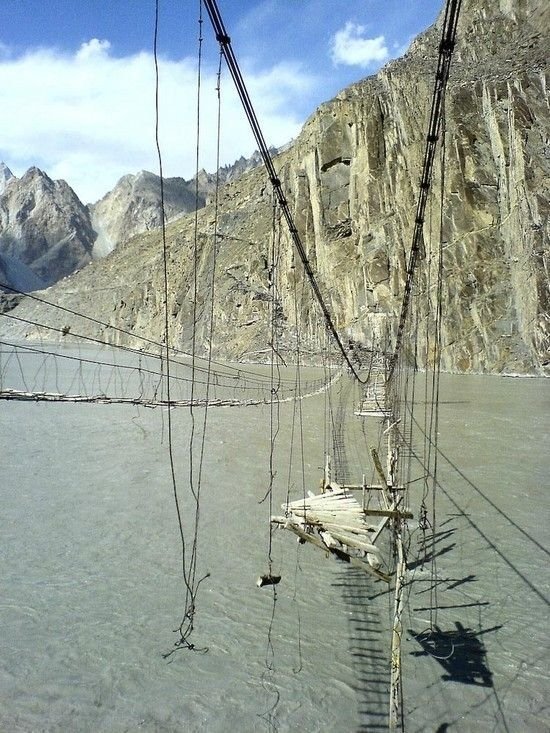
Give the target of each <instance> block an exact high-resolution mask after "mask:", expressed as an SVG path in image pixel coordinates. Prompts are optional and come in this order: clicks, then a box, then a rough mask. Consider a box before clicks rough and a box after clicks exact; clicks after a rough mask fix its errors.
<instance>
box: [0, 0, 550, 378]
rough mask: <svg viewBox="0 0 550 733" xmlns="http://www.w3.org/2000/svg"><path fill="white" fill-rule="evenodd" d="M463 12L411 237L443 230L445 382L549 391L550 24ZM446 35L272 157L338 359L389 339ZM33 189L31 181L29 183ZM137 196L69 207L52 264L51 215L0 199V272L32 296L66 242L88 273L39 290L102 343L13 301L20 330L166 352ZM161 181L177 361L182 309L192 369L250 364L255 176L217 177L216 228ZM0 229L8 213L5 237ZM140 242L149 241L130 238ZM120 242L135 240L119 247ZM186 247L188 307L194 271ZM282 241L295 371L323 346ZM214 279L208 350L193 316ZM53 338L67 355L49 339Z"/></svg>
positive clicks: (157, 247)
mask: <svg viewBox="0 0 550 733" xmlns="http://www.w3.org/2000/svg"><path fill="white" fill-rule="evenodd" d="M462 7H463V10H462V14H461V18H460V22H459V28H458V43H457V47H456V49H455V52H454V58H453V66H452V71H451V78H450V82H449V89H448V92H447V95H446V99H445V107H446V125H445V130H444V142H445V145H444V148H443V150H444V158H440V159H439V160H438V161H437V163H436V167H435V171H434V182H433V188H434V191H442V190H443V191H444V198H445V205H444V206H443V204H442V203H441V202H440V205H438V204H435V205H434V206H433V207H432V208H431V209H430V210H429V212H428V218H427V220H426V224H425V227H424V236H425V238H426V241H427V242H429V240H430V238H433V237H434V236H435V234H434V232H435V231H437V229H438V222H439V221H441V223H442V239H443V247H444V252H445V257H444V265H443V267H444V273H443V275H444V279H443V287H442V292H441V299H442V307H443V311H444V316H445V321H444V322H445V325H444V328H443V343H444V346H443V353H442V362H443V366H444V368H445V369H447V370H451V371H493V372H508V373H544V372H545V371H546V370H547V369H548V365H549V364H550V356H549V352H548V346H549V340H550V334H549V312H550V288H549V267H548V255H549V246H548V242H549V233H550V223H549V216H548V215H549V205H548V200H549V192H550V191H549V188H550V183H549V182H550V155H549V141H550V129H549V103H548V93H547V90H548V84H547V80H548V58H549V57H550V47H549V46H550V41H549V38H550V33H549V30H550V8H549V6H548V4H547V2H545V1H543V0H506V2H500V3H495V2H494V1H493V0H464V1H463V3H462ZM440 24H441V19H440V20H439V21H437V22H436V24H435V25H434V26H433V27H432V28H430V29H428V30H427V31H426V32H425V33H423V34H422V35H421V36H419V37H418V38H417V39H416V40H415V41H414V42H413V44H412V45H411V47H410V49H409V51H408V52H407V53H406V54H405V56H404V57H403V58H402V59H399V60H396V61H393V62H390V63H389V64H387V65H386V66H385V67H384V68H383V69H382V70H381V71H380V72H378V73H377V74H376V75H374V76H371V77H368V78H366V79H364V80H362V81H360V82H358V83H357V84H354V85H352V86H350V87H348V88H346V89H344V90H343V91H342V92H341V93H340V94H339V95H337V97H336V98H335V99H333V100H331V101H329V102H327V103H325V104H323V105H321V106H320V107H319V108H318V109H317V110H316V111H315V112H314V113H313V114H312V115H311V117H310V118H309V119H308V120H307V122H306V123H305V125H304V127H303V129H302V131H301V133H300V135H299V136H298V137H297V139H296V140H295V141H294V142H293V144H292V145H290V146H289V147H288V148H287V149H285V150H284V151H282V152H281V153H280V154H279V155H277V156H276V157H275V165H276V168H277V171H278V175H279V177H280V179H281V181H282V184H283V187H284V190H285V192H286V195H287V198H288V200H289V203H290V206H291V209H292V212H293V215H294V218H295V222H296V226H297V228H298V230H299V232H300V235H301V238H302V241H303V242H304V246H305V248H306V252H307V257H308V261H309V262H310V265H311V267H312V269H313V270H314V272H315V275H316V278H317V281H318V283H319V287H320V289H321V291H322V293H323V296H324V298H325V300H326V302H327V303H328V305H329V307H330V310H331V312H332V313H333V314H334V318H335V321H336V325H337V328H338V329H339V331H340V333H341V334H342V336H343V338H345V339H346V341H349V342H350V343H357V344H362V345H364V346H366V347H371V346H373V345H374V344H375V342H376V341H377V340H378V341H380V339H382V338H384V337H385V336H384V334H386V335H387V333H388V330H389V331H391V330H392V329H395V324H396V322H397V320H398V318H397V317H398V313H399V307H400V302H401V296H402V292H403V284H404V279H405V273H406V262H407V253H408V248H409V247H410V241H411V233H412V230H413V227H414V218H415V210H416V199H417V196H418V191H419V181H420V175H421V170H422V162H423V153H424V146H425V130H426V128H427V119H428V116H429V111H430V101H431V94H432V89H433V80H434V73H435V68H436V65H437V56H438V37H439V33H440ZM245 167H246V166H245ZM443 172H444V175H443ZM28 175H30V176H31V178H33V177H34V178H35V179H36V178H37V177H38V174H37V173H36V169H31V171H29V172H28V173H27V174H26V176H28ZM42 175H44V174H42ZM150 176H152V174H138V176H129V177H125V178H123V179H122V181H121V182H119V184H118V185H117V187H116V188H115V189H114V191H112V192H111V193H110V194H107V196H105V197H104V198H103V199H102V200H101V201H100V202H98V203H97V204H94V205H93V206H90V207H83V208H84V210H85V211H87V212H88V214H87V216H88V219H86V217H85V215H84V213H83V212H82V211H81V210H80V209H79V208H78V207H76V208H75V211H74V218H73V219H72V220H71V222H72V225H74V230H75V231H76V229H77V226H76V225H77V224H78V225H79V226H80V224H79V222H82V231H81V232H80V231H79V232H78V236H76V234H75V236H74V238H73V239H71V240H70V242H69V241H67V242H63V244H60V243H59V242H58V243H57V244H56V245H55V246H54V247H53V250H54V251H53V253H52V256H51V257H50V256H49V255H47V251H46V250H47V248H45V247H44V246H42V245H40V241H42V240H40V241H39V236H38V234H37V233H36V232H38V229H39V227H38V226H37V225H36V224H34V223H33V220H32V216H31V213H32V214H34V211H35V209H36V215H37V217H38V219H39V221H40V222H42V221H43V220H44V221H45V220H47V221H50V220H51V222H52V225H53V229H55V227H56V226H58V224H57V223H56V222H58V218H57V217H59V214H58V212H52V213H50V214H49V215H46V213H41V208H40V207H38V206H35V207H34V208H32V207H31V206H30V204H29V205H27V207H26V208H25V206H23V208H22V209H18V210H17V211H16V208H15V204H13V207H12V208H11V209H10V206H9V205H8V203H7V202H8V200H11V198H10V197H12V196H13V197H14V201H15V197H16V192H17V190H18V189H17V184H16V182H13V181H10V180H8V182H7V183H6V184H5V190H4V193H3V194H2V197H1V199H0V209H1V211H2V213H1V217H2V219H0V222H1V228H2V234H1V235H0V236H1V242H2V245H1V249H0V252H1V253H2V254H1V257H2V261H1V262H0V267H1V266H4V268H5V261H6V257H8V258H11V259H9V262H13V261H14V259H15V258H18V261H20V262H22V263H23V264H24V265H25V267H27V268H31V266H32V271H33V272H34V273H35V274H36V275H37V276H39V277H42V278H46V277H47V276H48V273H50V272H51V271H50V270H49V269H48V268H49V267H50V261H51V262H55V261H57V260H56V251H55V247H57V248H58V250H57V251H58V252H59V251H61V250H62V248H63V247H66V246H69V245H70V246H71V247H72V246H73V241H74V254H71V255H70V257H68V259H69V260H71V259H72V260H74V262H75V263H76V262H77V261H78V262H81V261H82V262H84V261H85V260H86V258H88V259H87V261H88V264H86V265H85V266H81V265H80V264H75V267H77V268H78V267H81V269H80V270H79V271H78V272H76V273H74V274H72V275H71V276H70V277H69V278H67V279H66V280H61V281H60V282H57V283H56V284H55V285H53V287H51V288H50V289H49V291H48V293H47V299H48V300H50V301H52V302H55V303H58V304H59V305H61V306H62V307H63V308H67V309H70V310H73V311H75V312H82V313H86V314H87V315H88V316H91V317H93V318H94V319H96V321H99V322H101V323H102V324H108V327H106V326H105V325H99V324H98V323H94V322H92V321H91V320H82V319H79V318H78V316H77V315H74V316H71V315H69V314H68V313H67V311H55V309H48V308H47V307H46V306H44V305H43V304H40V303H38V302H36V301H34V300H32V299H31V298H23V300H22V302H21V303H19V304H18V305H17V306H16V310H15V311H14V312H16V313H17V314H18V315H19V316H20V317H22V318H25V319H27V320H28V321H30V320H32V321H36V322H40V323H43V324H49V325H51V326H52V327H54V328H57V329H60V331H61V330H64V331H65V333H67V331H66V330H65V329H69V330H70V334H71V335H73V334H80V335H87V336H92V337H94V338H100V339H103V340H109V341H112V342H117V343H118V342H122V341H125V342H128V343H131V344H132V345H135V346H140V345H142V342H141V341H140V338H141V337H145V338H149V339H154V340H157V341H162V338H163V333H164V328H165V318H164V290H163V287H164V286H163V277H164V263H163V259H162V250H163V245H162V242H161V238H160V232H159V230H158V228H155V227H156V226H157V225H158V223H159V219H158V198H156V194H155V193H154V190H155V185H158V181H157V184H153V181H154V176H153V177H152V178H150ZM201 177H202V178H203V179H204V180H203V181H201ZM3 178H4V179H5V178H6V175H5V173H4V174H3ZM24 178H25V176H23V178H22V179H21V181H23V179H24ZM126 179H127V180H126ZM173 180H174V181H175V182H174V193H173V198H172V193H171V194H170V197H167V201H168V207H167V213H168V215H169V216H170V217H173V218H172V219H171V221H170V222H169V224H168V226H167V229H166V235H167V240H166V247H167V252H168V261H167V269H168V275H169V292H168V312H169V332H170V333H169V336H170V340H171V342H172V343H174V344H175V345H177V346H178V347H179V348H182V349H189V348H190V345H191V342H192V340H193V324H192V316H193V312H194V307H195V309H196V313H195V315H196V323H195V343H196V345H197V347H198V348H199V350H201V349H202V350H204V351H205V352H206V349H207V346H208V344H209V343H212V345H213V347H214V353H215V355H216V356H217V357H222V358H230V359H244V360H253V359H261V358H262V357H263V356H264V355H265V353H266V352H267V351H268V350H269V343H268V342H269V337H268V336H267V335H266V323H268V319H269V300H270V295H269V293H270V288H271V285H272V283H271V278H272V277H273V273H272V272H271V269H270V267H269V266H268V262H269V257H270V255H269V247H270V246H271V244H270V243H271V242H272V233H273V231H274V225H275V223H276V222H274V219H273V206H272V203H273V199H272V195H271V193H270V187H269V184H268V181H267V180H266V177H265V172H264V171H263V169H261V168H259V167H257V166H256V167H252V169H251V170H247V171H245V172H243V173H242V174H241V175H239V176H237V175H236V172H233V173H232V174H231V175H228V176H227V177H226V179H225V180H226V181H227V183H226V184H225V186H224V187H223V189H222V191H221V194H220V196H219V206H218V210H217V211H215V210H214V207H213V205H212V204H211V203H209V201H208V194H209V192H208V186H207V185H206V184H207V183H208V176H207V175H206V174H204V175H203V176H199V184H200V186H199V187H200V190H201V196H202V197H203V199H201V203H204V205H203V206H202V208H200V210H199V212H198V215H197V217H195V215H194V214H193V215H189V214H187V215H185V214H184V215H180V212H179V211H178V210H177V209H178V206H182V207H185V206H189V207H194V201H193V193H192V191H193V190H194V184H191V189H190V188H189V182H187V184H186V183H185V182H181V179H173ZM48 181H49V179H48ZM147 181H149V183H151V186H149V183H147ZM176 181H180V183H176ZM211 183H212V180H211V179H210V184H211ZM184 184H185V185H184ZM65 185H66V184H63V183H62V182H51V181H50V182H49V183H47V182H43V183H42V184H41V186H40V187H39V188H40V191H41V194H40V196H37V195H35V198H34V201H35V202H43V204H44V207H45V202H46V200H47V197H48V196H50V195H53V193H54V192H56V191H57V190H59V192H62V191H63V193H64V195H66V196H67V199H68V198H69V197H70V192H69V191H67V190H66V189H65ZM143 187H144V188H143ZM67 188H68V187H67ZM167 188H170V186H169V185H168V184H167ZM117 189H118V190H117ZM210 190H211V189H210ZM12 191H13V193H12ZM23 199H24V197H21V201H23ZM18 201H19V199H18ZM18 205H19V204H18ZM75 206H76V204H75ZM5 210H9V211H11V212H12V214H10V217H8V218H7V219H6V217H5V214H4V212H5ZM187 210H188V211H189V210H190V209H187ZM181 211H185V208H182V210H181ZM18 212H19V213H18ZM18 217H19V220H20V221H19V220H18ZM195 220H196V221H195ZM5 222H8V225H7V224H6V223H5ZM26 222H29V223H28V224H26ZM85 222H87V224H86V225H85ZM24 225H25V226H27V227H28V231H29V232H30V233H31V234H33V233H36V242H35V241H34V240H33V238H32V236H30V238H29V240H27V239H25V237H26V236H27V235H26V234H25V236H23V235H22V236H21V237H20V240H21V242H23V244H19V245H18V243H17V241H14V240H17V236H18V232H19V231H21V232H23V226H24ZM10 227H12V228H11V229H10ZM17 227H19V229H18V228H17ZM136 227H137V229H136ZM139 228H142V229H143V230H147V231H141V232H140V233H138V229H139ZM214 228H215V229H216V231H217V233H218V236H217V237H216V238H214V236H213V233H214ZM24 231H25V232H26V231H27V230H24ZM122 232H124V233H125V235H124V236H126V235H129V234H131V233H133V232H136V234H135V236H133V237H132V238H130V239H128V240H127V241H125V242H124V243H123V242H122V240H123V239H124V237H123V235H122ZM58 233H59V234H61V232H58ZM10 236H11V237H12V239H11V240H10ZM64 236H65V237H66V236H67V235H66V234H65V235H64ZM62 239H63V238H62ZM197 240H198V246H199V249H198V253H197V259H198V273H199V274H198V277H199V282H198V288H197V287H196V283H194V279H193V275H192V271H193V264H194V262H193V261H192V260H193V258H192V257H191V252H192V250H193V243H194V242H195V241H197ZM4 241H6V242H7V245H6V246H4V244H3V242H4ZM59 241H61V240H59ZM278 241H279V243H280V253H279V256H278V267H277V271H276V273H275V278H276V290H277V298H278V302H277V308H276V314H277V328H278V329H279V330H280V337H281V344H282V347H281V348H282V353H284V352H285V350H286V351H288V352H290V351H292V349H293V344H295V339H296V333H297V331H298V330H299V332H300V338H301V345H302V346H301V348H302V351H303V353H306V352H309V353H311V355H312V356H314V355H315V354H318V353H319V352H320V350H321V348H322V346H323V341H324V335H323V334H324V328H323V319H322V316H320V315H319V313H318V312H317V311H316V309H315V307H314V305H313V302H312V299H311V298H309V299H308V298H300V305H299V307H298V308H295V306H294V293H295V292H299V293H303V292H305V289H306V287H307V283H305V281H304V275H303V273H302V270H301V268H300V266H299V265H298V263H297V262H296V260H295V255H294V252H293V250H292V246H291V242H290V237H289V236H288V234H287V233H286V232H284V231H281V232H280V234H279V235H278ZM27 242H29V243H27ZM214 243H215V246H216V248H217V249H216V251H214V249H213V247H214ZM39 245H40V246H39ZM121 245H123V246H121ZM70 251H71V252H72V251H73V250H72V249H71V250H70ZM6 253H7V254H6ZM23 254H24V257H25V258H27V259H24V257H23ZM214 255H215V257H214ZM31 257H35V259H30V260H29V259H28V258H31ZM214 261H215V263H216V274H217V277H216V285H215V293H214V294H213V295H214V309H213V310H214V331H212V330H211V328H210V322H209V317H210V310H209V308H207V307H206V303H207V302H208V298H209V297H210V295H211V294H212V287H213V286H212V284H211V282H210V276H209V273H210V272H211V269H212V263H213V262H214ZM35 262H36V265H35V264H34V263H35ZM25 272H26V271H25ZM49 276H50V277H51V274H50V275H49ZM61 276H62V275H61ZM56 277H57V276H56ZM425 285H426V286H428V283H425ZM21 289H24V288H21ZM195 292H198V294H199V297H198V301H197V300H195V306H194V305H193V302H194V293H195ZM13 305H14V303H12V304H11V305H10V307H12V306H13ZM113 327H114V328H113ZM3 329H4V330H7V331H8V332H9V333H11V334H12V335H13V336H16V337H27V338H33V337H37V336H38V335H39V334H43V333H44V329H43V328H42V329H37V328H33V327H31V326H29V325H28V324H22V323H17V322H11V323H9V324H3ZM115 329H121V330H118V331H117V330H115ZM131 334H132V335H131ZM51 337H52V338H64V337H63V336H59V331H58V332H52V333H51ZM425 337H426V338H427V339H430V338H432V337H433V335H432V334H429V333H427V334H425Z"/></svg>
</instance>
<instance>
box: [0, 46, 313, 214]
mask: <svg viewBox="0 0 550 733" xmlns="http://www.w3.org/2000/svg"><path fill="white" fill-rule="evenodd" d="M159 64H160V93H159V99H160V102H159V108H160V123H159V130H160V142H161V149H162V153H163V168H164V173H165V175H168V176H175V175H178V176H183V177H184V178H191V177H192V176H193V175H194V173H195V156H196V152H195V148H196V61H195V59H185V58H184V59H181V60H178V61H173V60H168V59H166V58H161V59H160V60H159ZM246 78H247V84H248V87H249V91H250V95H251V98H252V101H253V103H254V106H255V108H256V112H257V115H258V119H259V121H260V124H261V125H262V129H263V131H264V135H265V138H266V141H267V143H268V144H269V145H271V144H272V145H282V144H283V143H285V142H287V141H288V140H290V139H291V138H292V137H294V136H295V135H296V134H297V132H298V130H299V127H300V123H301V121H300V120H298V119H297V118H296V117H295V116H294V115H293V113H292V108H293V105H292V101H293V100H295V99H296V98H297V97H299V96H300V95H301V94H303V93H304V92H305V91H306V90H308V89H309V86H310V80H309V79H308V78H307V77H306V76H305V75H304V74H303V72H302V71H301V70H300V68H299V67H298V66H296V65H289V64H279V65H277V66H275V67H273V68H271V69H269V70H267V71H265V72H262V73H255V74H252V75H250V76H247V77H246ZM0 88H1V89H2V104H1V105H0V129H1V130H2V136H1V138H0V159H3V160H5V162H6V163H7V165H9V166H10V168H11V169H12V170H13V171H14V173H16V174H17V175H21V174H22V173H23V172H24V171H25V170H26V168H27V167H29V166H31V165H37V166H39V167H40V168H43V169H44V170H45V171H46V172H47V173H48V175H50V176H51V177H53V178H64V179H65V180H67V182H68V183H69V184H70V185H71V186H72V187H73V188H74V189H75V190H76V192H77V194H78V195H79V196H80V198H81V199H82V200H83V201H85V202H89V201H95V200H97V199H98V198H100V197H101V196H103V195H104V194H105V193H106V192H107V191H108V190H110V189H111V188H112V187H113V186H114V184H115V183H116V181H117V180H118V178H120V177H121V176H122V175H124V174H126V173H131V172H136V171H138V170H141V169H146V170H151V171H153V172H158V160H157V154H156V147H155V71H154V63H153V58H152V55H151V54H150V53H145V52H143V53H139V54H135V55H132V56H127V57H124V58H118V57H115V56H114V55H112V53H111V47H110V43H109V42H108V41H106V40H99V39H95V38H94V39H91V40H90V41H88V42H87V43H84V44H82V46H81V47H80V49H78V51H77V52H76V53H75V54H72V55H68V54H63V53H61V52H59V51H57V50H55V49H34V50H32V51H28V52H27V53H26V54H24V55H23V56H18V57H14V56H13V55H9V54H4V58H2V54H0ZM201 88H202V90H203V94H202V100H201V126H200V129H201V146H200V150H201V153H200V166H201V167H204V168H206V169H207V170H211V171H213V170H214V169H215V164H216V153H215V151H216V120H217V95H216V90H215V88H216V73H215V70H214V69H212V70H206V71H204V72H203V77H202V82H201ZM221 97H222V136H221V145H220V148H221V164H222V165H223V164H226V163H232V162H233V161H234V160H235V159H236V158H238V157H239V156H240V155H250V154H251V153H252V152H253V151H254V149H255V147H256V145H255V143H254V140H253V138H252V136H251V133H250V132H249V130H248V124H247V122H246V119H245V117H244V113H243V112H242V111H241V107H240V103H239V101H238V99H237V97H236V94H235V92H234V91H233V85H232V82H231V80H230V78H229V74H228V73H227V72H225V73H224V74H223V80H222V92H221ZM289 110H290V111H289Z"/></svg>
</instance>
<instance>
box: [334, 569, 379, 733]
mask: <svg viewBox="0 0 550 733" xmlns="http://www.w3.org/2000/svg"><path fill="white" fill-rule="evenodd" d="M374 582H375V581H373V580H372V579H371V578H370V577H368V576H367V575H366V574H365V573H363V572H362V571H361V570H359V569H356V568H346V569H345V570H343V571H342V572H341V573H339V574H338V578H337V580H336V581H335V582H334V584H333V585H335V586H339V587H340V588H341V592H342V598H343V600H344V602H345V603H346V605H347V607H348V614H349V616H348V628H349V637H348V638H349V641H348V643H349V651H350V654H351V658H352V665H353V671H354V678H355V684H356V687H355V691H356V694H357V702H358V713H359V727H358V728H357V733H367V731H369V733H370V731H387V729H388V705H389V696H390V685H389V681H390V680H389V659H388V648H389V647H388V639H387V637H386V635H385V634H384V633H383V631H384V625H383V622H382V619H381V617H380V613H379V611H378V609H377V608H376V606H375V605H374V604H373V603H370V602H369V597H370V596H371V595H372V591H373V584H374Z"/></svg>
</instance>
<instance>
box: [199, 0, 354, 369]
mask: <svg viewBox="0 0 550 733" xmlns="http://www.w3.org/2000/svg"><path fill="white" fill-rule="evenodd" d="M205 5H206V9H207V10H208V15H209V16H210V21H211V23H212V27H213V28H214V32H215V34H216V40H217V41H218V43H219V44H220V47H221V49H222V52H223V55H224V58H225V60H226V63H227V66H228V67H229V71H230V72H231V76H232V77H233V81H234V83H235V87H236V89H237V93H238V95H239V98H240V100H241V103H242V105H243V109H244V111H245V114H246V116H247V118H248V122H249V123H250V127H251V129H252V133H253V134H254V138H255V140H256V144H257V145H258V150H259V151H260V155H261V156H262V159H263V162H264V165H265V167H266V169H267V173H268V176H269V180H270V182H271V185H272V186H273V190H274V192H275V196H276V198H277V200H278V203H279V206H280V208H281V211H282V212H283V215H284V217H285V220H286V223H287V226H288V230H289V232H290V236H291V238H292V242H293V244H294V246H295V247H296V251H297V252H298V254H299V255H300V259H301V260H302V264H303V266H304V270H305V272H306V275H307V278H308V280H309V283H310V285H311V288H312V289H313V292H314V294H315V297H316V298H317V302H318V303H319V306H320V308H321V311H322V313H323V317H324V319H325V325H326V328H327V329H328V331H329V332H330V333H331V335H332V337H333V339H334V341H335V342H336V344H337V345H338V348H339V349H340V351H341V352H342V356H343V358H344V360H345V362H346V364H347V365H348V367H349V369H350V370H351V373H352V374H353V375H354V377H355V378H356V379H357V380H359V381H360V382H361V381H363V380H362V379H361V378H360V377H359V374H358V372H357V370H356V368H355V366H354V365H353V363H352V362H351V360H350V358H349V356H348V354H347V351H346V349H345V347H344V345H343V343H342V340H341V339H340V336H339V335H338V331H337V330H336V327H335V325H334V321H333V319H332V316H331V314H330V311H329V309H328V306H327V304H326V303H325V301H324V298H323V296H322V294H321V290H320V288H319V284H318V282H317V280H316V278H315V274H314V272H313V269H312V267H311V264H310V262H309V260H308V257H307V253H306V250H305V247H304V245H303V243H302V240H301V238H300V235H299V233H298V229H297V228H296V224H295V223H294V219H293V217H292V213H291V211H290V206H289V204H288V201H287V198H286V196H285V194H284V191H283V187H282V184H281V181H280V179H279V177H278V175H277V172H276V170H275V166H274V164H273V158H272V157H271V153H270V152H269V148H268V147H267V145H266V142H265V138H264V136H263V133H262V130H261V128H260V125H259V122H258V118H257V117H256V113H255V111H254V107H253V106H252V102H251V101H250V97H249V95H248V90H247V88H246V85H245V83H244V80H243V77H242V74H241V70H240V68H239V65H238V63H237V59H236V58H235V54H234V52H233V49H232V47H231V38H230V37H229V35H228V34H227V31H226V29H225V26H224V23H223V20H222V17H221V14H220V11H219V9H218V6H217V3H216V0H205Z"/></svg>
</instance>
